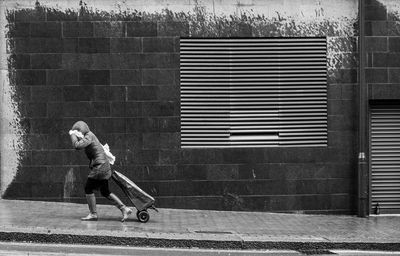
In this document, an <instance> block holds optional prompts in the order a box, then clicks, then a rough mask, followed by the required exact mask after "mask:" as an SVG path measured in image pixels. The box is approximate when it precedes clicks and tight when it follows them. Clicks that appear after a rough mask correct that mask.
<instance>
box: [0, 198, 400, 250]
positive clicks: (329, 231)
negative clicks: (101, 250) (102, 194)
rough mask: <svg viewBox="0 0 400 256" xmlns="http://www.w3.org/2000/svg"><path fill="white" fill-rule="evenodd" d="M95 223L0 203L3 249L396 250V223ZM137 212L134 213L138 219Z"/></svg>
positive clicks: (183, 214) (313, 219) (168, 214)
mask: <svg viewBox="0 0 400 256" xmlns="http://www.w3.org/2000/svg"><path fill="white" fill-rule="evenodd" d="M97 211H98V215H99V220H98V221H97V222H82V221H81V220H80V218H81V217H83V216H85V215H86V214H87V212H88V210H87V206H86V205H83V204H73V203H57V202H35V201H17V200H0V241H32V242H45V243H80V244H113V245H132V246H165V247H199V248H238V249H265V248H267V249H268V248H277V249H296V250H297V249H305V248H317V249H318V248H330V249H335V248H336V249H337V248H341V249H343V248H347V249H377V250H378V249H380V250H399V249H400V216H378V217H376V216H372V217H369V218H358V217H355V216H343V215H304V214H278V213H264V212H232V211H205V210H179V209H159V212H158V213H157V212H155V211H152V210H149V211H150V220H149V222H147V223H141V222H139V221H138V220H137V219H136V214H132V215H131V217H130V218H129V219H128V220H127V221H126V222H124V223H121V222H120V221H119V220H120V218H121V216H120V215H121V214H120V211H119V210H118V209H116V208H115V207H114V206H111V205H98V209H97ZM135 212H136V211H135Z"/></svg>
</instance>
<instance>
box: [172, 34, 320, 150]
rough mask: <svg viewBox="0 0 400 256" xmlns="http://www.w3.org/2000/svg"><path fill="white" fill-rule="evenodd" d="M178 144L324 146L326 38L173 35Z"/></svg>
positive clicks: (202, 145) (206, 145) (188, 145)
mask: <svg viewBox="0 0 400 256" xmlns="http://www.w3.org/2000/svg"><path fill="white" fill-rule="evenodd" d="M180 64H181V66H180V75H181V76H180V78H181V140H182V147H183V148H186V147H266V146H326V145H327V87H326V83H327V82H326V38H265V39H193V38H189V39H181V41H180Z"/></svg>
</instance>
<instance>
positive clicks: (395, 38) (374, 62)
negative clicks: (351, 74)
mask: <svg viewBox="0 0 400 256" xmlns="http://www.w3.org/2000/svg"><path fill="white" fill-rule="evenodd" d="M365 8H366V12H365V13H366V16H365V20H366V24H365V30H366V31H365V34H366V39H365V40H366V52H367V60H366V83H367V84H368V89H369V99H370V100H373V101H374V102H379V101H382V100H399V99H400V5H399V4H398V3H397V1H368V2H367V4H366V7H365Z"/></svg>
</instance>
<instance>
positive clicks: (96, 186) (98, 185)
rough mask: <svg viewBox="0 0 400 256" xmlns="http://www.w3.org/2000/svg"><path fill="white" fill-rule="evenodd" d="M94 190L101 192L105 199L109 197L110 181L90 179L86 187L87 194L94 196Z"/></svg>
mask: <svg viewBox="0 0 400 256" xmlns="http://www.w3.org/2000/svg"><path fill="white" fill-rule="evenodd" d="M94 190H100V193H101V195H102V196H104V197H108V196H109V195H110V194H111V192H110V190H109V189H108V180H96V179H92V178H88V179H87V181H86V185H85V193H86V194H93V192H94Z"/></svg>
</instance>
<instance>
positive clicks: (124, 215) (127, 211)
mask: <svg viewBox="0 0 400 256" xmlns="http://www.w3.org/2000/svg"><path fill="white" fill-rule="evenodd" d="M121 212H122V220H121V222H124V221H125V220H126V219H128V218H129V215H131V214H132V209H131V208H129V207H126V206H124V207H122V208H121Z"/></svg>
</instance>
